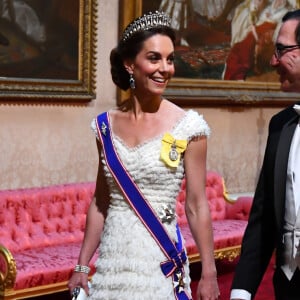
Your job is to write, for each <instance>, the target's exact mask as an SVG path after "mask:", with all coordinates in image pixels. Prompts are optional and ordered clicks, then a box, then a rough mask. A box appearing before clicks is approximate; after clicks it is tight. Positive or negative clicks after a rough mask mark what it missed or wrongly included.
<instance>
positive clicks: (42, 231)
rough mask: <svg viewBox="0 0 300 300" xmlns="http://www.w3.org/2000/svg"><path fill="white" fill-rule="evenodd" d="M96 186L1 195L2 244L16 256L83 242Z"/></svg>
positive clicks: (75, 185)
mask: <svg viewBox="0 0 300 300" xmlns="http://www.w3.org/2000/svg"><path fill="white" fill-rule="evenodd" d="M94 190H95V183H74V184H65V185H57V186H50V187H45V188H29V189H20V190H8V191H0V228H1V231H0V241H1V244H3V245H4V246H6V247H7V248H8V249H9V250H10V251H11V252H13V253H16V252H19V251H23V250H26V249H32V248H34V247H48V246H55V245H59V244H62V243H71V242H79V241H81V240H82V237H83V231H84V227H85V217H86V211H87V209H88V206H89V204H90V201H91V199H92V197H93V194H94Z"/></svg>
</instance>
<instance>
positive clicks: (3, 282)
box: [0, 244, 17, 291]
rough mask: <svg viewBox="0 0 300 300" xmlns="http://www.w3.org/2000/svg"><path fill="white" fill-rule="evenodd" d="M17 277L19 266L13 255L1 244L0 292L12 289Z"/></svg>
mask: <svg viewBox="0 0 300 300" xmlns="http://www.w3.org/2000/svg"><path fill="white" fill-rule="evenodd" d="M16 276H17V266H16V262H15V259H14V257H13V255H12V253H11V252H10V251H9V250H8V249H7V248H6V247H4V246H3V245H1V244H0V291H4V290H5V289H12V288H13V287H14V284H15V281H16Z"/></svg>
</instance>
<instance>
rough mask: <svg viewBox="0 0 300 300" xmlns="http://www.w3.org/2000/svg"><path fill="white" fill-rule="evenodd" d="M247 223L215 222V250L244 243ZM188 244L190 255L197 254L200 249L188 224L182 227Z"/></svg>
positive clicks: (234, 221)
mask: <svg viewBox="0 0 300 300" xmlns="http://www.w3.org/2000/svg"><path fill="white" fill-rule="evenodd" d="M246 226H247V221H244V220H216V221H214V222H213V235H214V249H216V250H217V249H222V248H226V247H232V246H238V245H240V244H241V242H242V238H243V235H244V231H245V229H246ZM180 230H181V232H182V235H183V237H184V239H185V242H186V250H187V253H188V255H192V254H197V253H198V249H197V246H196V244H195V241H194V239H193V236H192V233H191V231H190V228H189V226H188V225H187V224H185V225H182V226H180Z"/></svg>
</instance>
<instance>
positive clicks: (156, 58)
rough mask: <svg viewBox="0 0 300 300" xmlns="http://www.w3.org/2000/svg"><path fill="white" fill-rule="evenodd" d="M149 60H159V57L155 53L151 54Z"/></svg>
mask: <svg viewBox="0 0 300 300" xmlns="http://www.w3.org/2000/svg"><path fill="white" fill-rule="evenodd" d="M149 60H150V61H152V62H153V61H157V60H159V57H158V56H157V55H151V56H150V57H149Z"/></svg>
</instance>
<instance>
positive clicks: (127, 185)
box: [97, 112, 192, 300]
mask: <svg viewBox="0 0 300 300" xmlns="http://www.w3.org/2000/svg"><path fill="white" fill-rule="evenodd" d="M97 130H98V135H99V139H100V141H101V143H102V146H103V154H104V158H105V160H106V163H107V166H108V168H109V170H110V172H111V174H112V176H113V177H114V179H115V181H116V183H117V184H118V186H119V187H120V189H121V191H122V192H123V194H124V196H125V198H126V200H127V202H128V204H129V205H130V206H131V207H132V209H133V210H134V211H135V213H136V215H137V216H138V217H139V218H140V220H141V222H142V223H143V224H144V226H145V227H146V228H147V230H148V231H149V232H150V234H151V235H152V237H153V238H154V240H155V241H156V243H157V244H158V245H159V247H160V248H161V250H162V251H163V253H164V254H165V256H166V257H167V260H166V261H164V262H162V263H161V264H160V266H161V270H162V272H163V274H164V275H165V276H166V277H169V276H172V279H173V285H174V294H175V299H178V300H190V299H192V298H191V297H190V296H189V295H188V293H187V291H186V290H185V288H184V287H185V283H184V280H183V279H184V267H183V265H184V263H185V262H186V260H187V256H186V253H185V250H184V249H183V247H182V240H181V235H180V232H179V228H178V225H177V228H176V229H177V236H178V242H177V243H176V244H174V243H173V241H172V240H171V238H170V237H169V235H168V233H167V232H166V230H165V228H164V226H163V224H162V223H161V221H160V220H159V218H158V217H157V216H156V213H155V212H154V211H153V209H152V207H151V206H150V204H149V203H148V201H147V200H146V199H145V198H144V197H143V195H142V193H141V191H140V190H139V188H138V187H137V185H136V184H135V183H134V181H133V180H132V178H131V177H130V175H129V174H128V172H127V170H126V169H125V167H124V166H123V164H122V162H121V161H120V159H119V157H118V154H117V153H116V151H115V148H114V145H113V142H112V137H111V130H110V125H109V118H108V113H107V112H105V113H103V114H101V115H99V116H98V117H97Z"/></svg>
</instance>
